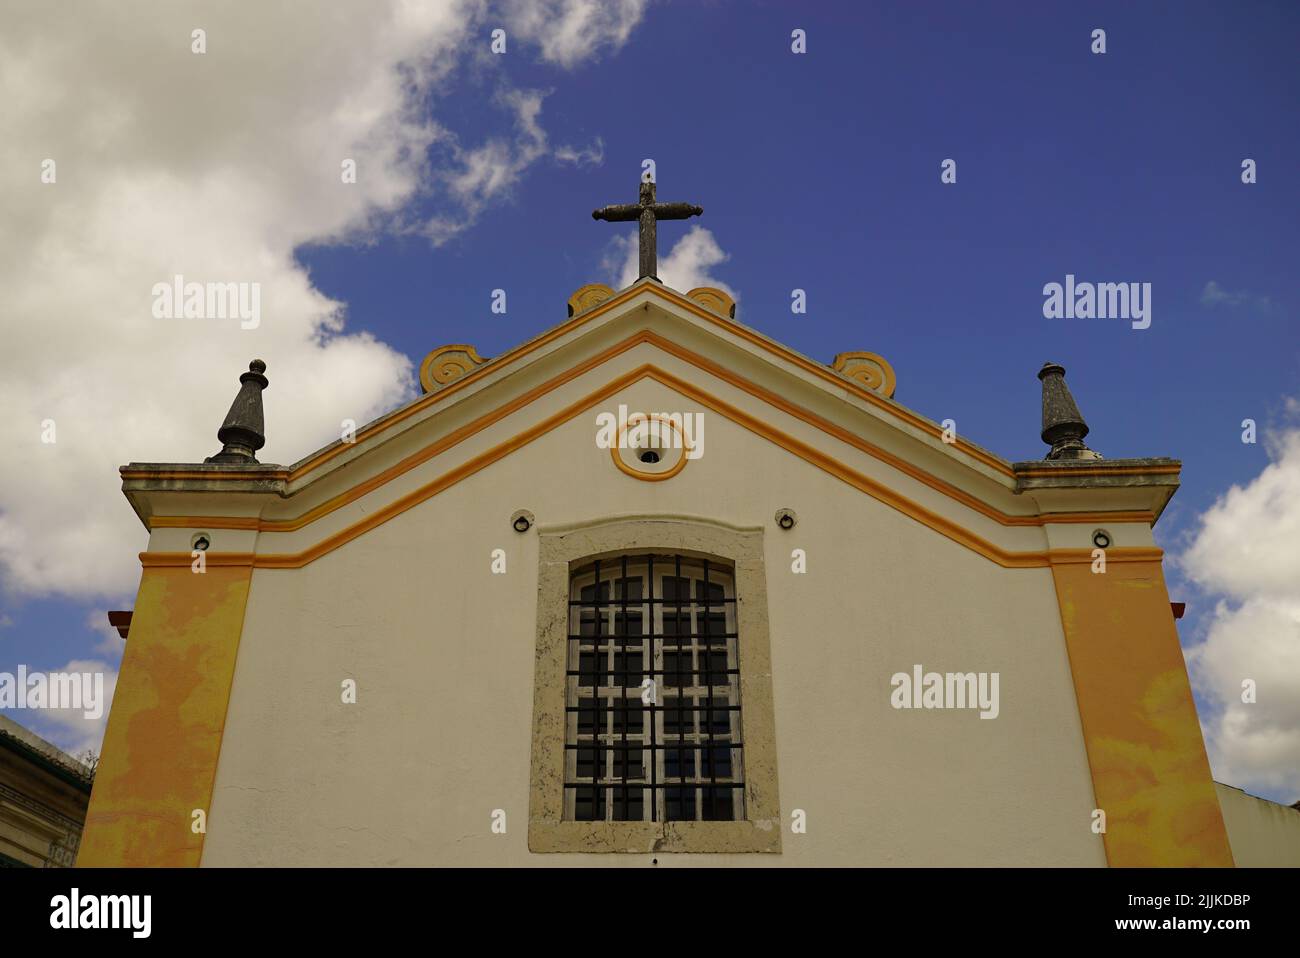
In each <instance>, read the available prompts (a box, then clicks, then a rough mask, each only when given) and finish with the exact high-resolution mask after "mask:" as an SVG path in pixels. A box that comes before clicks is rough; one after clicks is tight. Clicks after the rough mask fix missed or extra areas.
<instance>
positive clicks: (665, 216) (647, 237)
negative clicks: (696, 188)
mask: <svg viewBox="0 0 1300 958" xmlns="http://www.w3.org/2000/svg"><path fill="white" fill-rule="evenodd" d="M703 212H704V207H702V206H694V205H692V204H690V203H656V202H655V185H654V183H653V182H646V181H645V180H642V181H641V201H640V202H639V203H620V204H618V205H617V206H604V207H601V208H600V209H598V210H592V212H591V218H592V219H593V220H605V221H606V222H607V223H627V222H631V221H632V220H637V221H638V222H639V224H640V229H639V230H638V232H639V233H640V239H641V277H646V276H649V277H650V278H651V279H653V280H655V281H656V282H658V280H659V277H658V275H656V274H657V269H658V265H659V254H658V252H657V250H656V241H655V222H656V221H657V220H684V219H687V218H688V217H691V216H699V215H700V214H701V213H703Z"/></svg>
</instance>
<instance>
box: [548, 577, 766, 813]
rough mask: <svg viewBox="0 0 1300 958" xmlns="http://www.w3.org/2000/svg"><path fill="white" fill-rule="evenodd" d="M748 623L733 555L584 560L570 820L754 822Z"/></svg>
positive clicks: (570, 689)
mask: <svg viewBox="0 0 1300 958" xmlns="http://www.w3.org/2000/svg"><path fill="white" fill-rule="evenodd" d="M737 618H738V617H737V613H736V588H735V578H734V574H733V569H732V566H731V565H730V564H729V563H727V562H724V561H721V560H717V559H709V558H705V557H698V556H691V555H682V554H668V553H628V554H623V555H619V556H614V557H607V558H604V559H599V560H593V561H592V562H589V563H581V564H575V566H574V570H573V572H572V573H571V577H570V589H569V629H568V637H567V644H568V654H567V668H566V683H565V760H564V790H565V795H564V819H565V820H567V821H579V822H615V821H644V822H671V821H692V822H694V821H740V820H744V818H745V808H744V801H745V796H744V791H745V789H744V776H743V769H744V759H743V749H744V741H743V738H742V733H741V729H742V723H741V704H742V703H741V699H740V656H742V655H743V654H744V646H743V642H742V641H741V637H740V636H739V635H738V631H737Z"/></svg>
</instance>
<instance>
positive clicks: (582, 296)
mask: <svg viewBox="0 0 1300 958" xmlns="http://www.w3.org/2000/svg"><path fill="white" fill-rule="evenodd" d="M613 295H614V291H613V290H612V289H610V288H609V287H608V286H606V285H605V284H604V283H588V284H587V285H586V286H579V287H578V288H577V290H575V291H574V294H573V295H572V296H570V297H569V315H570V316H577V315H578V314H579V313H585V312H586V311H587V310H589V309H591V307H593V306H599V305H600V304H601V303H603V302H605V300H607V299H610V298H611V297H613Z"/></svg>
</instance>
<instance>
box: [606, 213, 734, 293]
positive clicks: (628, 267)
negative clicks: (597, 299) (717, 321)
mask: <svg viewBox="0 0 1300 958" xmlns="http://www.w3.org/2000/svg"><path fill="white" fill-rule="evenodd" d="M639 250H640V247H639V245H638V240H637V234H636V232H635V228H634V229H633V232H631V233H629V234H628V235H626V236H616V237H615V238H614V239H613V240H612V241H611V243H610V252H609V253H608V254H607V255H606V257H605V260H604V264H603V265H604V269H605V270H606V272H608V273H609V274H610V276H611V277H613V282H614V288H615V289H622V288H623V287H625V286H631V285H632V284H633V283H635V282H636V279H637V273H638V272H639V271H640V269H639ZM730 258H731V255H730V254H729V253H725V252H723V250H722V247H721V246H719V245H718V241H717V240H716V239H714V238H713V234H712V233H711V232H709V231H708V230H707V229H705V228H704V227H702V226H692V227H691V228H690V230H689V231H688V232H687V233H686V235H685V236H683V237H682V238H681V239H679V240H678V241H677V242H676V243H675V244H673V248H672V249H671V250H669V252H668V255H667V256H660V257H659V279H660V280H662V281H663V283H664V285H665V286H671V287H672V288H673V289H676V290H680V291H681V292H683V293H686V292H689V291H690V290H692V289H694V288H695V287H696V286H713V287H715V288H716V289H720V290H722V291H723V292H725V293H726V294H727V295H728V296H730V297H731V298H732V299H734V300H735V301H736V302H740V296H739V294H737V293H736V291H735V290H734V289H732V288H731V287H730V286H728V285H727V284H726V283H724V282H723V281H722V280H720V279H718V278H717V277H716V276H713V275H712V274H711V273H710V270H711V269H712V268H713V267H714V266H717V265H718V264H719V263H725V262H726V261H727V260H729V259H730Z"/></svg>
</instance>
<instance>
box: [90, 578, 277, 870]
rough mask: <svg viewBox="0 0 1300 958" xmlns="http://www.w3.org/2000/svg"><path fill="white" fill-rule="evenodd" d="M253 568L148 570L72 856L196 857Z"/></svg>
mask: <svg viewBox="0 0 1300 958" xmlns="http://www.w3.org/2000/svg"><path fill="white" fill-rule="evenodd" d="M251 576H252V569H251V568H248V567H243V568H239V567H235V568H230V567H226V568H221V567H218V568H211V567H209V568H208V570H207V571H206V572H205V573H202V574H197V573H194V572H191V571H190V569H189V568H188V567H187V568H181V569H177V568H146V569H145V570H144V574H143V577H142V578H141V580H140V591H139V594H138V595H137V597H136V604H135V615H134V616H133V617H132V619H131V635H130V638H129V640H128V641H127V644H126V653H125V654H124V655H123V657H122V667H121V671H120V674H119V677H118V683H117V691H116V692H115V694H114V696H113V708H112V712H111V714H110V715H109V719H108V728H107V731H106V732H105V735H104V745H103V752H102V756H101V760H100V764H99V768H98V769H97V771H96V774H95V787H94V791H93V793H92V794H91V797H90V810H89V812H88V813H87V815H86V827H85V832H84V834H83V836H82V839H81V850H80V853H79V854H78V858H77V864H78V865H82V866H92V867H93V866H139V865H154V866H197V865H198V864H199V859H200V856H201V855H202V853H203V835H202V834H195V833H194V831H193V830H192V823H193V818H192V815H193V812H194V810H195V809H203V811H204V815H205V816H206V814H207V811H208V808H209V802H210V800H211V798H212V785H213V781H214V780H215V777H216V771H217V756H218V754H219V753H220V751H221V735H222V731H223V729H224V728H225V723H226V706H227V704H228V703H229V700H230V684H231V680H232V679H233V677H234V673H235V656H236V654H237V652H238V649H239V636H240V632H241V631H242V629H243V622H244V606H245V604H246V602H247V600H248V587H249V582H250V580H251Z"/></svg>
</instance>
